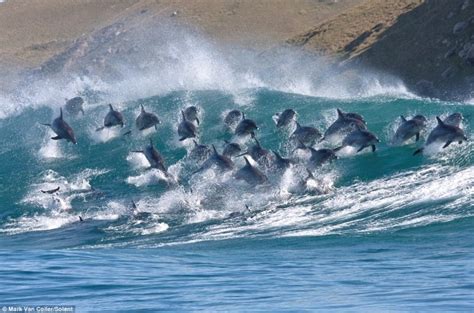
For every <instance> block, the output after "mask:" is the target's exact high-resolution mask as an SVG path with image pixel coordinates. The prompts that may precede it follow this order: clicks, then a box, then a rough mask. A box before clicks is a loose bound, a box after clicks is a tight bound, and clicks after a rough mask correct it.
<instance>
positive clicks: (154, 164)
mask: <svg viewBox="0 0 474 313" xmlns="http://www.w3.org/2000/svg"><path fill="white" fill-rule="evenodd" d="M132 152H134V153H143V154H144V155H145V157H146V159H147V160H148V163H150V167H151V168H156V169H159V170H160V171H162V172H163V173H165V174H168V171H167V169H166V166H165V159H164V158H163V156H162V155H161V153H160V152H159V151H158V149H156V148H155V146H154V145H153V139H151V138H150V144H149V145H148V146H146V148H145V150H134V151H132Z"/></svg>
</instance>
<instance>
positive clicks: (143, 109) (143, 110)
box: [140, 104, 145, 113]
mask: <svg viewBox="0 0 474 313" xmlns="http://www.w3.org/2000/svg"><path fill="white" fill-rule="evenodd" d="M140 106H141V107H142V112H143V113H145V108H144V107H143V104H140Z"/></svg>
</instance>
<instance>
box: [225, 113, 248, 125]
mask: <svg viewBox="0 0 474 313" xmlns="http://www.w3.org/2000/svg"><path fill="white" fill-rule="evenodd" d="M243 116H244V114H243V113H242V112H241V111H239V110H232V111H230V112H229V113H227V115H226V116H225V118H224V123H225V124H226V125H227V126H228V127H230V126H232V125H236V124H237V123H238V122H240V120H241V119H243Z"/></svg>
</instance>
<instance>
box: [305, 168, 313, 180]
mask: <svg viewBox="0 0 474 313" xmlns="http://www.w3.org/2000/svg"><path fill="white" fill-rule="evenodd" d="M306 172H307V173H308V177H307V178H306V179H310V178H311V179H314V175H313V173H311V171H310V170H309V169H308V168H306Z"/></svg>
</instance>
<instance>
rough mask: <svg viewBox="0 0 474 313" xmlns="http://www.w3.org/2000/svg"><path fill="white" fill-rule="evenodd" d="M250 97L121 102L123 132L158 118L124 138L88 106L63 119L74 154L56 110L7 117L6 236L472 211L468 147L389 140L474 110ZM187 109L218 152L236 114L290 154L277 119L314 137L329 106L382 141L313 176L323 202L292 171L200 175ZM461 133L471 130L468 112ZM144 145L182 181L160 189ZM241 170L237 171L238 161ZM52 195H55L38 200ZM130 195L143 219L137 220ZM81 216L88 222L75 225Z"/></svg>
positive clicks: (155, 233)
mask: <svg viewBox="0 0 474 313" xmlns="http://www.w3.org/2000/svg"><path fill="white" fill-rule="evenodd" d="M245 93H246V96H247V97H248V98H247V101H248V102H247V103H245V104H241V103H238V102H236V99H235V96H233V95H231V94H228V93H225V92H222V91H212V90H207V91H176V92H172V93H168V94H166V95H163V96H154V97H150V98H145V99H140V100H136V101H130V102H125V103H122V104H120V105H118V107H119V108H120V109H121V110H122V111H123V113H124V115H125V118H126V120H127V126H128V127H132V126H133V122H134V119H135V117H136V116H137V115H138V113H139V105H140V104H143V105H144V106H145V107H146V108H147V110H149V111H153V112H156V113H157V114H158V115H159V117H160V118H161V119H162V120H163V123H162V124H161V125H160V126H159V128H158V130H157V131H156V132H154V131H151V133H145V134H143V133H138V132H136V131H135V130H133V131H132V134H131V135H130V136H125V137H124V136H122V135H121V133H123V132H124V131H123V130H120V129H112V130H104V131H102V132H96V131H95V129H96V128H97V127H98V126H100V123H101V121H102V118H103V116H104V115H105V114H106V113H107V110H108V109H107V107H106V106H103V105H96V106H90V107H87V110H86V114H85V116H84V117H81V116H79V117H78V118H73V117H69V118H67V119H68V120H69V121H70V124H71V125H72V127H73V128H74V129H75V130H76V136H77V138H78V145H77V146H74V145H71V144H67V143H66V142H65V141H53V140H50V139H49V138H50V137H51V136H52V133H51V131H50V130H49V129H48V128H47V127H44V126H42V125H39V124H38V122H48V121H50V120H51V119H52V117H54V116H55V115H56V114H57V112H54V111H53V110H52V109H50V108H38V109H29V110H26V111H24V112H23V113H20V114H19V115H17V116H12V117H9V118H6V119H4V120H3V121H2V125H1V132H0V133H1V134H2V135H1V136H2V137H3V140H2V141H3V143H4V145H3V148H2V151H1V154H0V158H1V162H0V164H1V172H2V173H3V176H4V177H8V180H5V181H4V182H3V188H2V190H1V198H2V199H3V204H2V209H1V213H2V219H1V223H0V232H1V233H2V238H3V239H2V241H5V243H6V244H9V243H11V244H13V245H18V244H20V245H25V246H26V247H28V246H29V245H33V246H34V245H36V244H37V243H36V241H37V240H39V241H41V242H42V241H43V240H44V239H45V238H49V239H50V240H48V242H47V243H46V245H47V246H48V247H51V248H57V247H129V246H134V247H137V246H138V247H153V246H162V245H173V244H179V243H190V242H196V241H209V240H222V239H235V238H279V237H289V236H328V235H343V236H353V235H356V234H365V233H387V232H393V231H397V230H402V229H411V228H417V227H421V226H427V225H431V224H439V223H447V222H453V221H463V220H464V219H469V218H471V217H472V215H473V214H474V210H473V201H474V200H473V198H472V190H473V187H474V167H473V157H472V148H473V145H472V143H470V142H468V143H467V144H462V145H458V144H453V145H452V146H450V147H449V148H448V149H446V150H445V151H441V152H439V153H436V154H433V155H425V156H419V157H414V156H412V153H413V151H414V150H415V149H416V144H414V143H412V144H408V145H405V146H402V147H394V146H390V145H389V144H388V143H389V142H390V139H391V137H392V136H393V134H394V130H395V129H396V126H397V123H398V120H399V118H398V116H399V115H400V114H403V115H406V116H412V115H415V114H417V113H423V114H425V115H426V116H427V117H428V118H429V120H430V121H431V122H430V126H429V128H432V127H434V124H435V122H433V121H434V120H435V116H445V115H447V114H448V113H450V112H461V113H462V114H463V115H464V116H466V117H469V116H471V115H472V113H473V109H472V106H470V105H463V104H452V103H443V102H435V101H428V100H422V99H409V98H407V99H397V98H393V97H386V96H380V97H370V98H364V99H356V100H341V99H339V100H336V99H327V98H317V97H310V96H303V95H298V94H290V93H285V92H280V91H274V90H268V89H261V88H260V89H250V90H245ZM188 105H197V106H199V107H200V108H201V120H202V122H201V125H200V127H199V128H200V137H199V141H200V142H202V143H206V144H214V145H215V146H216V147H217V148H218V149H219V150H220V149H222V146H223V143H224V140H226V139H229V140H230V139H232V133H231V132H229V131H228V130H226V129H225V128H224V126H223V125H224V124H223V121H222V120H223V115H224V113H225V112H228V111H229V110H231V109H234V108H239V109H241V110H243V111H245V112H246V114H247V116H248V117H251V118H253V119H254V120H255V121H256V122H257V124H258V125H259V126H260V130H259V131H258V137H259V139H260V141H261V144H262V145H263V146H264V147H266V148H268V149H272V150H278V151H280V152H281V153H282V154H284V155H285V154H287V153H288V151H290V150H291V147H289V146H288V144H287V143H288V134H289V132H285V131H277V129H276V127H275V123H274V121H273V119H272V115H274V113H276V112H279V111H282V110H283V109H285V108H294V109H295V110H296V111H297V112H298V118H299V121H300V123H302V124H304V125H315V126H316V127H317V128H319V129H320V130H324V129H326V128H327V127H328V126H329V125H330V124H331V123H332V122H333V121H334V120H335V119H336V112H335V108H342V109H343V110H344V111H350V112H359V113H361V114H362V115H363V116H364V117H365V118H366V120H367V122H368V126H369V128H370V129H371V130H372V131H373V132H375V133H376V134H377V135H378V136H379V138H380V139H381V141H382V143H381V144H380V145H379V147H378V150H377V152H376V153H375V154H372V153H361V154H357V155H353V154H350V155H345V156H343V157H342V158H340V159H339V160H337V161H336V162H334V163H332V164H331V165H328V166H323V167H322V168H320V169H318V170H317V171H316V173H315V175H316V178H317V180H316V182H315V183H316V184H319V185H318V186H316V187H317V188H319V189H323V190H324V191H325V192H324V193H322V194H317V195H314V194H313V195H312V194H310V193H305V192H303V193H301V192H294V187H295V185H297V184H298V181H301V179H302V178H304V175H305V172H304V169H303V170H301V169H300V168H298V167H295V168H294V169H292V170H288V171H287V172H285V173H284V174H282V175H272V174H271V173H269V174H270V175H269V177H270V181H271V185H270V186H265V187H261V188H249V187H248V186H247V185H246V184H245V183H242V182H240V181H237V180H235V179H234V178H233V175H232V174H231V173H227V174H221V173H218V172H215V171H212V170H211V171H205V172H203V173H198V174H195V175H192V173H193V172H194V171H195V170H196V169H198V162H197V161H195V160H194V159H192V158H190V157H189V152H190V150H192V148H193V146H194V144H193V143H192V142H186V141H185V142H184V143H182V142H179V141H178V135H177V124H178V121H179V119H180V113H179V112H180V109H182V108H184V107H186V106H188ZM130 124H132V125H130ZM463 127H464V128H465V130H466V132H467V133H468V134H469V131H470V129H471V128H472V124H471V122H470V119H469V118H467V119H466V120H465V121H464V125H463ZM126 129H128V128H126ZM132 129H133V127H132ZM425 137H426V134H425ZM149 138H153V140H154V142H155V144H156V145H157V147H158V149H159V150H160V151H161V152H162V154H163V156H164V157H165V159H166V163H167V165H168V166H169V171H170V173H171V174H172V175H174V176H175V177H178V180H179V181H180V184H179V185H178V186H172V187H170V186H167V184H166V183H165V182H164V180H166V177H165V176H164V175H162V173H160V172H159V171H158V170H149V169H148V168H147V167H148V163H147V161H146V159H145V158H144V157H143V156H142V155H140V154H135V153H132V152H131V151H133V150H141V149H143V147H145V146H146V144H147V142H148V140H149ZM249 144H250V141H247V142H246V143H244V145H249ZM236 164H237V167H241V166H243V159H242V158H240V159H239V158H238V159H236ZM57 187H60V191H59V192H58V194H57V195H50V194H45V193H42V192H41V190H51V189H54V188H57ZM132 200H133V201H135V202H136V204H137V206H138V208H139V210H140V211H145V212H149V213H151V214H150V216H148V217H147V218H146V219H144V220H137V219H135V218H133V217H131V215H130V212H131V201H132ZM246 206H248V209H247V208H246ZM78 216H81V217H82V218H83V219H84V220H86V223H78ZM80 225H84V226H80ZM453 225H455V224H453ZM69 231H74V233H75V235H74V237H73V238H72V239H71V240H68V239H67V238H63V236H64V233H65V232H69ZM58 237H60V238H61V240H58ZM25 238H28V240H25Z"/></svg>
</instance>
